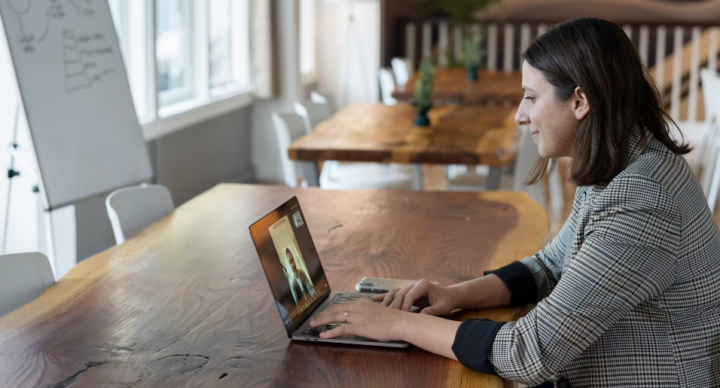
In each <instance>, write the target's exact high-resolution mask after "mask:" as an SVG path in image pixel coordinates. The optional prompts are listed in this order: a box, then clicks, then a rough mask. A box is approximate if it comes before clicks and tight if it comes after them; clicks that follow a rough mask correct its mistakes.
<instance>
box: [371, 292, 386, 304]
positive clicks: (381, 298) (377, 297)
mask: <svg viewBox="0 0 720 388" xmlns="http://www.w3.org/2000/svg"><path fill="white" fill-rule="evenodd" d="M385 295H387V293H385V294H377V295H373V296H372V300H373V301H375V302H379V301H381V300H383V299H385Z"/></svg>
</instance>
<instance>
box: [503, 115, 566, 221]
mask: <svg viewBox="0 0 720 388" xmlns="http://www.w3.org/2000/svg"><path fill="white" fill-rule="evenodd" d="M518 130H519V131H520V143H519V147H518V152H517V157H516V158H515V174H514V177H513V189H514V190H517V191H524V192H526V193H528V195H529V196H530V198H532V199H533V200H535V202H537V203H538V204H539V205H540V206H542V207H545V206H546V200H545V188H544V187H543V185H542V182H538V183H535V184H534V185H530V186H527V185H525V181H526V180H527V178H528V175H530V172H531V171H532V168H533V166H534V165H535V161H536V160H537V158H538V157H539V156H540V153H539V152H538V146H537V144H535V142H534V141H533V139H532V135H531V134H530V128H528V127H527V126H525V125H521V126H520V127H519V128H518ZM555 174H557V172H555Z"/></svg>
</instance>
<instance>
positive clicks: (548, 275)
mask: <svg viewBox="0 0 720 388" xmlns="http://www.w3.org/2000/svg"><path fill="white" fill-rule="evenodd" d="M649 136H650V139H649V140H648V142H647V147H645V145H644V142H642V141H641V138H640V136H639V135H636V136H635V137H633V138H632V139H631V141H630V142H629V143H628V144H626V146H625V149H624V154H623V158H624V163H625V165H626V168H625V169H624V170H623V171H622V172H621V173H620V174H618V175H617V176H616V177H615V178H614V179H613V180H612V181H611V182H610V184H609V185H608V186H606V187H600V186H588V187H579V188H578V189H577V192H576V194H575V201H574V204H573V210H572V214H571V216H570V217H569V218H568V220H567V222H566V223H565V225H564V227H563V228H562V230H561V231H560V233H559V234H558V236H557V237H556V238H555V239H554V240H552V241H551V242H550V244H548V245H547V246H546V247H545V248H544V249H543V250H541V251H540V252H538V253H537V254H535V255H533V256H532V257H527V258H525V259H523V260H522V261H521V262H519V263H522V265H520V264H519V263H518V262H516V263H514V264H511V265H510V266H508V267H511V268H512V266H513V265H515V270H511V269H510V270H508V269H507V268H508V267H505V268H506V270H505V271H504V272H505V273H504V274H503V269H501V270H498V271H497V272H496V273H497V274H498V276H499V277H500V278H501V279H502V280H503V281H504V282H505V284H506V285H508V288H509V289H510V291H511V295H512V299H513V301H514V302H515V304H521V303H527V302H537V306H536V307H535V308H534V309H533V310H532V311H531V312H530V313H529V314H528V315H527V316H525V317H523V318H521V319H519V320H518V321H516V322H508V323H497V325H496V326H495V328H494V329H493V328H491V327H490V326H488V324H491V323H492V324H495V322H477V324H475V325H474V326H475V327H474V328H473V324H472V323H469V324H467V325H466V323H467V322H466V323H463V325H464V326H467V328H466V329H465V330H464V334H463V333H461V331H463V330H462V327H461V330H459V331H458V335H457V336H456V345H457V348H458V349H456V346H455V345H454V346H453V350H456V354H458V355H460V354H463V353H464V355H463V358H465V360H464V359H461V357H460V356H458V359H459V360H460V361H461V362H463V364H466V365H468V366H470V367H472V365H471V364H472V361H471V360H467V358H468V356H467V354H468V352H463V351H462V349H460V348H461V347H462V346H463V345H461V344H459V343H458V341H459V340H460V339H461V338H465V339H467V338H468V336H469V334H468V333H469V331H470V330H474V331H475V333H476V335H477V331H478V330H480V329H481V328H483V327H484V328H485V329H490V330H489V332H490V333H491V334H490V335H494V337H493V338H492V345H491V348H490V349H486V351H485V352H486V354H485V355H484V356H483V357H486V360H481V361H486V362H489V363H490V364H491V365H492V367H493V368H494V372H496V373H497V374H499V375H500V376H501V377H504V378H506V379H509V380H514V381H520V382H524V383H526V384H539V383H542V382H544V381H551V380H553V379H558V378H563V379H567V380H569V381H570V383H571V385H572V387H608V386H627V387H677V386H681V387H720V234H719V233H718V228H717V227H716V225H715V223H714V221H713V218H712V214H711V212H710V210H709V208H708V206H707V204H706V201H705V197H704V195H703V192H702V189H701V188H700V186H699V184H698V183H697V180H696V178H695V176H694V175H693V173H692V171H691V170H690V168H689V166H688V164H687V163H686V162H685V160H684V158H683V157H682V156H679V155H675V154H674V153H672V152H671V151H670V150H669V149H667V148H666V147H665V146H664V145H663V144H662V143H660V142H659V141H658V140H656V139H655V138H654V137H652V135H649ZM518 265H520V267H522V268H520V272H518V271H517V269H518V267H517V266H518ZM522 272H526V274H525V275H523V274H522ZM513 273H514V274H513ZM518 273H520V274H519V275H518ZM523 279H524V280H523ZM533 283H534V284H533ZM528 284H530V286H528ZM528 298H530V299H533V300H528ZM483 325H484V326H483ZM485 333H488V331H487V330H486V332H485ZM483 335H484V336H486V337H487V335H488V334H483ZM466 342H469V343H470V344H472V343H473V341H466ZM479 343H482V341H480V342H477V341H476V342H475V345H477V344H479ZM481 353H482V352H481ZM478 354H480V353H476V355H478ZM479 370H482V369H481V368H480V369H479Z"/></svg>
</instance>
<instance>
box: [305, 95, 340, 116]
mask: <svg viewBox="0 0 720 388" xmlns="http://www.w3.org/2000/svg"><path fill="white" fill-rule="evenodd" d="M310 101H312V102H314V103H316V104H327V106H328V110H329V111H330V114H331V115H334V114H335V112H337V104H336V103H335V98H334V97H333V96H331V95H329V94H320V93H318V92H316V91H312V92H310Z"/></svg>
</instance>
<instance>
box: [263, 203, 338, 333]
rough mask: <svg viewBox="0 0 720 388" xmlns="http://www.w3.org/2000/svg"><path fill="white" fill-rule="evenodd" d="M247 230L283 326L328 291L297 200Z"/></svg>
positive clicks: (290, 323) (285, 204)
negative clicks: (256, 249) (257, 253)
mask: <svg viewBox="0 0 720 388" xmlns="http://www.w3.org/2000/svg"><path fill="white" fill-rule="evenodd" d="M250 231H251V233H252V235H253V238H254V239H255V241H256V245H257V248H258V251H259V253H260V259H261V260H262V263H263V267H264V269H265V272H266V274H267V277H268V281H269V282H270V288H271V289H272V292H273V295H274V296H275V301H276V303H277V305H278V309H279V310H280V315H281V316H282V318H283V321H284V322H285V326H290V325H292V323H293V322H294V321H295V319H296V318H297V317H298V316H299V315H300V314H301V313H302V312H303V311H305V310H306V309H308V308H309V307H310V306H311V304H312V302H314V301H315V300H317V299H319V297H320V296H322V295H324V294H325V293H326V292H327V290H328V285H327V279H326V278H325V273H324V272H323V270H322V267H321V266H320V261H319V260H318V259H317V252H316V251H315V246H314V244H313V243H312V239H311V237H310V230H309V229H308V226H307V223H306V221H305V216H304V215H303V214H302V211H301V210H300V206H299V205H298V202H297V199H295V198H293V199H291V200H289V201H287V202H285V203H284V204H283V205H282V206H281V207H280V208H278V210H276V211H275V212H273V213H270V214H268V215H267V216H265V217H264V218H263V219H262V220H260V221H258V222H257V223H255V224H254V225H253V226H252V227H251V228H250Z"/></svg>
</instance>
